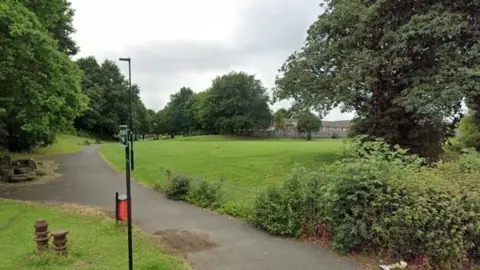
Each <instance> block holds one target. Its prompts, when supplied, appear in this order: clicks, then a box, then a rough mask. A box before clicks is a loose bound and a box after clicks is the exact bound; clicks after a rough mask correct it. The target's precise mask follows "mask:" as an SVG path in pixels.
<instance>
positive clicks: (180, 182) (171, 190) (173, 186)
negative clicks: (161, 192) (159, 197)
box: [165, 175, 190, 200]
mask: <svg viewBox="0 0 480 270" xmlns="http://www.w3.org/2000/svg"><path fill="white" fill-rule="evenodd" d="M189 191H190V178H188V177H186V176H182V175H175V176H173V177H172V178H171V181H170V185H168V186H167V188H166V190H165V195H166V196H167V198H169V199H172V200H185V199H186V197H187V195H188V193H189Z"/></svg>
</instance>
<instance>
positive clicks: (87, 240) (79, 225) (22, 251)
mask: <svg viewBox="0 0 480 270" xmlns="http://www.w3.org/2000/svg"><path fill="white" fill-rule="evenodd" d="M0 209H1V211H0V243H2V244H1V245H0V261H1V262H2V263H1V264H0V269H25V270H27V269H128V256H127V240H126V233H125V229H124V228H122V227H117V226H116V225H115V222H114V221H113V220H112V219H109V218H107V217H106V216H104V215H103V213H102V212H101V211H100V210H98V209H94V208H87V207H83V206H82V207H80V206H72V205H62V206H60V205H43V204H36V203H28V202H19V201H11V200H0ZM37 219H46V220H47V222H48V223H49V230H50V231H53V230H55V229H60V228H62V229H67V230H68V231H69V234H68V235H67V237H68V244H67V245H68V256H67V257H62V256H57V255H55V254H54V252H53V251H51V252H47V253H44V254H42V255H34V251H35V245H36V243H35V242H34V241H33V232H34V228H33V224H34V223H35V220H37ZM50 245H52V244H51V243H50ZM133 248H134V265H135V269H169V270H170V269H188V266H187V265H186V264H185V262H184V261H182V260H180V259H178V258H175V257H172V256H169V255H166V254H165V253H164V252H163V251H162V250H161V248H160V246H159V244H158V243H157V242H155V241H154V240H153V239H150V238H149V237H148V236H146V235H145V234H144V233H142V232H140V231H137V230H135V232H134V238H133Z"/></svg>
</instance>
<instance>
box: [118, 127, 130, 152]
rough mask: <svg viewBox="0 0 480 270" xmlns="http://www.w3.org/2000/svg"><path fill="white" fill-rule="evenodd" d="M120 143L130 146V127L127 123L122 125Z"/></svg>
mask: <svg viewBox="0 0 480 270" xmlns="http://www.w3.org/2000/svg"><path fill="white" fill-rule="evenodd" d="M120 144H121V145H123V146H124V147H127V146H128V128H127V125H120Z"/></svg>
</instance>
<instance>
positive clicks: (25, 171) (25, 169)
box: [13, 167, 34, 174]
mask: <svg viewBox="0 0 480 270" xmlns="http://www.w3.org/2000/svg"><path fill="white" fill-rule="evenodd" d="M33 171H34V169H33V168H32V167H17V168H15V169H13V172H14V173H15V174H28V173H31V172H33Z"/></svg>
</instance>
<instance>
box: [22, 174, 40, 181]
mask: <svg viewBox="0 0 480 270" xmlns="http://www.w3.org/2000/svg"><path fill="white" fill-rule="evenodd" d="M25 177H26V178H27V181H32V180H34V179H35V178H36V177H37V174H36V173H35V172H31V173H29V174H26V175H25Z"/></svg>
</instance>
